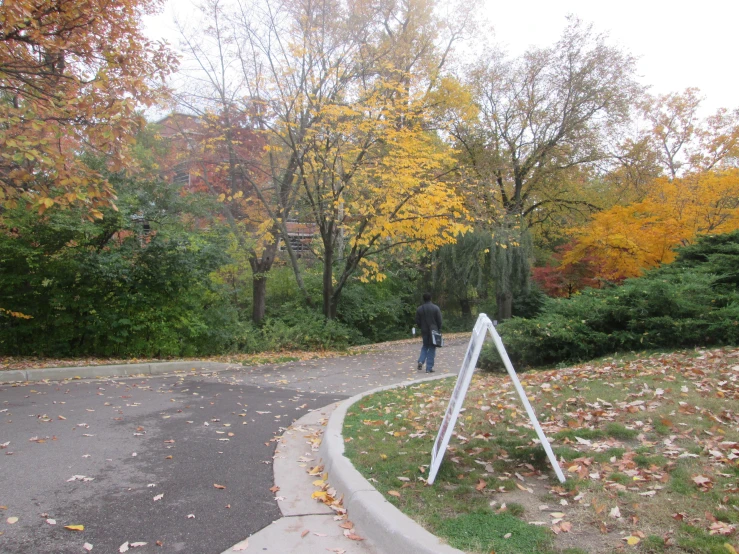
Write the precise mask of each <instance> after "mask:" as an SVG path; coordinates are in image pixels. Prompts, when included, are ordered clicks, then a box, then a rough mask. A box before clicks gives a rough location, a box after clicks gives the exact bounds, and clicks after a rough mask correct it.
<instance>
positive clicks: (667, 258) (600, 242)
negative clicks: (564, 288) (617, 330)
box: [562, 169, 739, 280]
mask: <svg viewBox="0 0 739 554" xmlns="http://www.w3.org/2000/svg"><path fill="white" fill-rule="evenodd" d="M735 229H739V170H738V169H728V170H725V171H706V172H702V173H697V174H692V175H688V176H686V177H683V178H680V179H674V180H669V179H666V178H661V179H657V180H655V181H654V182H653V184H652V189H651V191H650V192H649V194H648V195H647V198H646V199H645V200H643V201H642V202H637V203H634V204H630V205H628V206H614V207H613V208H611V209H609V210H605V211H602V212H600V213H598V214H596V215H594V216H593V218H592V220H591V222H590V223H589V224H588V225H585V226H583V227H580V228H578V229H576V230H575V236H576V239H577V242H576V245H575V247H574V248H573V249H572V250H571V251H570V252H568V253H567V254H566V255H565V256H564V257H563V260H562V263H563V265H569V264H572V263H575V262H577V261H579V260H582V259H583V258H585V257H586V256H594V257H595V258H597V259H599V260H600V261H601V269H600V275H599V276H600V277H602V278H604V279H609V280H613V279H622V278H626V277H636V276H638V275H639V274H640V273H641V272H642V271H643V270H644V269H648V268H651V267H656V266H658V265H660V264H663V263H669V262H671V261H673V260H674V258H675V252H674V250H673V249H674V248H675V247H676V246H678V245H680V244H685V243H688V242H690V241H692V240H693V239H694V238H695V237H696V236H697V235H700V234H706V233H728V232H730V231H733V230H735Z"/></svg>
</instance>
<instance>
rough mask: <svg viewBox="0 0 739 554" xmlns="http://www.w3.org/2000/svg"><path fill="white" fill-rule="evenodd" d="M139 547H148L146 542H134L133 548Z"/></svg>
mask: <svg viewBox="0 0 739 554" xmlns="http://www.w3.org/2000/svg"><path fill="white" fill-rule="evenodd" d="M139 546H146V543H145V542H132V543H131V548H138V547H139Z"/></svg>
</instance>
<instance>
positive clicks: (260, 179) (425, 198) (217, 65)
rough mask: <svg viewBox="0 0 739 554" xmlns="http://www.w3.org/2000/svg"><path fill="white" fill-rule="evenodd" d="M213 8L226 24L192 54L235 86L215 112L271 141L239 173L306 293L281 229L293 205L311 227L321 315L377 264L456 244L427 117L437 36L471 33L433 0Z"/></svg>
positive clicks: (450, 195) (437, 69) (213, 2)
mask: <svg viewBox="0 0 739 554" xmlns="http://www.w3.org/2000/svg"><path fill="white" fill-rule="evenodd" d="M207 6H208V7H209V8H208V9H209V13H214V14H216V15H218V16H219V17H220V16H221V15H223V16H224V18H225V17H227V18H228V22H229V23H228V25H225V24H224V25H223V26H222V27H220V29H221V31H223V32H220V33H219V35H218V37H217V40H216V41H214V48H212V49H211V50H210V52H207V51H206V50H205V49H200V47H196V48H192V47H191V52H192V54H193V57H194V58H195V59H196V60H197V64H198V66H199V67H200V69H201V70H204V72H205V73H206V74H207V75H208V77H207V79H208V81H209V82H208V85H207V88H208V89H209V90H215V91H219V90H225V87H223V86H221V85H222V84H228V85H230V87H231V88H230V90H229V91H228V93H227V94H221V93H220V92H217V94H216V95H215V103H216V104H218V105H219V107H220V109H222V107H223V106H228V109H229V110H238V111H240V112H241V113H244V114H247V115H248V118H249V121H250V122H252V125H253V128H254V129H255V131H256V132H257V133H259V134H260V136H262V137H263V139H264V144H265V148H264V152H263V156H262V157H261V158H260V163H258V164H256V165H254V166H253V169H254V170H253V171H244V170H243V168H244V167H245V164H244V163H243V162H242V161H241V160H237V161H236V163H235V164H234V165H233V167H234V168H235V172H234V174H233V175H234V177H235V178H236V179H237V180H243V181H244V182H245V183H248V184H249V186H250V187H251V190H252V198H255V199H257V200H258V201H259V202H260V203H261V206H262V208H263V210H264V214H265V220H264V223H263V228H269V229H270V230H271V236H273V237H275V238H276V237H277V236H278V235H279V236H281V238H282V240H283V241H284V244H285V247H286V249H287V251H288V255H289V257H290V260H291V264H292V267H293V269H294V271H295V275H296V278H297V281H298V285H299V286H300V287H301V289H303V290H305V287H304V285H303V284H302V274H301V269H300V267H299V265H298V262H297V256H296V254H295V252H293V250H292V248H291V245H290V242H289V240H288V230H287V222H288V221H287V220H288V218H289V217H290V216H291V213H292V212H293V209H294V208H295V207H296V206H298V205H299V206H300V208H301V212H302V214H303V216H302V217H304V218H305V221H306V222H309V223H312V224H313V225H315V228H316V229H317V230H318V234H319V235H320V242H321V247H320V248H319V250H318V251H317V252H316V254H317V255H318V256H319V257H320V259H321V261H322V262H323V271H324V276H323V277H324V278H323V309H324V314H325V315H326V316H327V317H334V316H335V315H336V307H337V305H338V300H339V298H340V296H341V291H342V290H343V288H344V286H345V284H346V282H347V280H348V279H349V278H350V277H351V276H352V275H354V274H355V273H356V272H357V271H358V270H359V269H360V266H362V267H364V269H365V270H366V274H367V275H379V274H380V273H381V272H380V271H379V268H378V266H377V264H376V262H374V261H372V259H371V258H372V256H374V255H375V254H377V253H379V252H383V251H387V250H389V249H392V248H393V247H395V246H397V245H401V244H406V243H416V244H421V243H426V245H427V246H430V247H433V246H435V245H438V244H440V243H443V242H446V241H450V240H452V237H453V236H454V234H456V231H457V230H458V229H457V228H456V227H455V226H454V223H453V222H452V221H451V218H452V216H453V215H454V214H455V213H456V214H461V212H462V206H461V203H460V201H459V199H458V198H457V196H456V195H455V194H454V191H453V190H452V188H451V187H450V186H448V184H447V183H446V182H445V180H444V179H443V177H444V176H445V174H446V173H447V171H448V168H449V165H450V163H449V162H450V160H449V158H448V155H447V154H446V151H445V148H444V145H443V143H442V142H441V141H440V140H439V138H438V137H437V136H436V134H435V133H434V130H433V128H431V125H430V123H431V119H430V118H429V116H428V114H430V113H431V112H432V111H433V110H431V109H430V108H431V107H432V106H436V105H438V104H439V101H440V99H443V96H444V95H443V94H439V91H440V90H441V89H442V88H443V86H444V83H445V82H446V81H445V80H443V79H442V78H441V69H442V67H443V64H444V61H445V59H446V57H447V55H448V48H446V47H445V48H441V49H440V48H439V44H438V42H437V41H436V40H435V37H436V33H440V34H442V35H444V36H446V40H447V42H446V43H445V44H446V45H449V44H451V43H453V42H454V41H456V40H457V38H458V37H459V33H460V32H461V31H460V29H461V28H462V26H463V23H464V22H461V23H459V26H456V25H457V24H456V23H455V24H454V25H446V24H442V23H441V21H440V20H439V19H438V18H436V16H435V15H434V14H433V11H434V7H435V4H434V3H433V2H429V1H426V0H407V1H402V2H396V1H394V0H383V1H382V2H378V3H364V2H345V1H341V0H319V1H313V0H299V1H287V0H276V1H266V0H251V1H246V0H244V1H241V2H238V3H237V9H236V11H235V12H233V13H230V14H229V15H227V16H226V15H224V14H226V13H228V12H227V11H225V10H223V9H222V3H221V2H219V1H218V0H209V2H208V4H207ZM224 20H225V19H224ZM209 21H215V19H213V18H209ZM445 29H446V30H447V31H448V32H447V31H445ZM213 76H215V80H216V81H217V82H216V83H214V82H213V81H214V77H213ZM201 97H202V95H201ZM438 111H439V108H436V112H437V113H438ZM427 112H428V113H427ZM224 137H226V141H228V138H227V133H224ZM229 163H230V162H229ZM275 244H276V243H275ZM337 268H338V272H339V274H338V277H336V278H335V275H334V272H335V271H337Z"/></svg>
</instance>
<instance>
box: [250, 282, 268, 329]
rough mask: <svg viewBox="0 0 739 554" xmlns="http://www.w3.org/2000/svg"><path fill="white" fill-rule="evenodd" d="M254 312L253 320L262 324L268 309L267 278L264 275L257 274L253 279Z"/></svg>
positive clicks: (252, 311)
mask: <svg viewBox="0 0 739 554" xmlns="http://www.w3.org/2000/svg"><path fill="white" fill-rule="evenodd" d="M251 291H252V310H251V319H252V321H253V322H254V323H257V324H259V323H261V322H262V320H263V319H264V312H265V309H266V308H267V276H266V275H265V274H264V273H255V274H254V277H252V284H251Z"/></svg>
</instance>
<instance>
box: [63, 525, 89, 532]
mask: <svg viewBox="0 0 739 554" xmlns="http://www.w3.org/2000/svg"><path fill="white" fill-rule="evenodd" d="M64 528H65V529H69V530H70V531H84V530H85V526H84V525H65V526H64Z"/></svg>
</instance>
